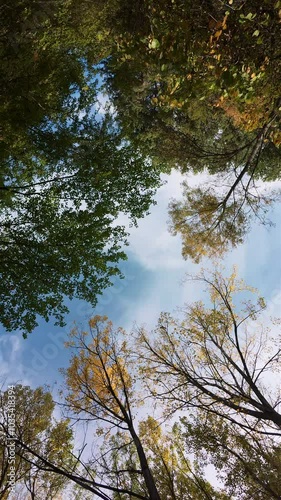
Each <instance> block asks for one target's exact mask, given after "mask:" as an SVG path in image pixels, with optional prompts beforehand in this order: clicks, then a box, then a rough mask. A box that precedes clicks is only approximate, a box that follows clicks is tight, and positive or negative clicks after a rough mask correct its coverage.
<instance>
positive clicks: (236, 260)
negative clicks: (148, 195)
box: [0, 172, 281, 388]
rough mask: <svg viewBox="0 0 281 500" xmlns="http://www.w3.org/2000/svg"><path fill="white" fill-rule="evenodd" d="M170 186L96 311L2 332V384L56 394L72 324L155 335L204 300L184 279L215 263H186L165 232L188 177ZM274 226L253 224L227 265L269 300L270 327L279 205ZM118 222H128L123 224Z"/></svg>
mask: <svg viewBox="0 0 281 500" xmlns="http://www.w3.org/2000/svg"><path fill="white" fill-rule="evenodd" d="M166 179H167V183H166V184H165V185H164V186H162V187H161V188H160V189H159V191H158V194H157V196H156V200H157V205H156V206H152V208H151V214H150V215H149V216H147V217H146V218H144V219H142V220H141V221H140V222H139V225H138V228H132V229H131V234H130V238H129V241H130V246H129V247H128V249H127V254H128V260H127V261H126V262H124V263H122V264H121V269H122V271H123V272H124V274H125V279H124V280H119V279H118V280H116V282H115V285H114V286H113V287H111V288H109V289H107V290H106V291H105V293H104V294H103V296H102V297H101V298H100V300H99V303H98V306H97V308H96V309H95V310H93V308H91V307H90V306H89V305H88V304H86V303H85V302H81V301H77V300H74V301H72V302H69V303H68V305H69V308H70V313H69V315H68V316H67V318H66V323H67V325H66V327H64V328H57V327H54V326H53V324H52V322H51V321H50V322H49V323H45V322H43V321H41V322H40V324H39V326H38V327H37V328H36V330H35V331H34V332H33V333H32V334H31V335H30V336H29V337H28V339H27V340H24V339H23V338H22V336H21V334H20V333H18V332H17V333H14V334H10V333H9V334H7V333H4V332H3V331H2V332H0V356H1V365H0V366H1V380H5V384H11V383H23V384H30V385H31V386H33V387H36V386H38V385H44V384H49V385H50V386H51V388H55V387H56V382H58V384H59V383H60V381H61V376H60V374H59V372H58V369H59V368H60V367H63V366H67V362H68V351H67V350H66V348H65V347H64V341H65V340H66V339H67V334H68V332H69V331H70V330H71V327H72V325H73V322H74V321H76V322H77V323H78V324H82V325H83V324H84V325H86V322H87V319H88V318H89V317H91V316H92V315H94V314H105V315H107V316H109V318H110V319H111V320H112V321H113V322H114V323H115V325H116V326H122V327H124V328H126V329H128V330H130V329H132V327H133V326H134V325H135V324H137V325H139V326H140V325H143V324H146V325H147V326H148V328H153V327H154V326H155V324H156V322H157V319H158V316H159V314H160V312H161V311H171V312H173V311H175V310H176V308H177V307H178V306H179V307H180V306H182V305H183V304H184V303H185V302H191V301H194V300H197V299H198V298H199V297H200V296H201V290H200V289H199V288H197V289H195V288H194V286H195V285H194V284H192V283H185V284H183V279H184V275H185V273H187V272H188V273H196V272H198V271H199V270H200V268H201V267H202V265H204V267H205V268H206V267H208V266H209V267H211V266H212V263H210V262H208V261H207V260H205V261H204V262H202V263H201V264H199V265H195V264H193V263H191V262H190V261H184V260H183V258H182V256H181V240H180V237H173V236H171V234H170V233H169V232H168V228H167V219H168V213H167V206H168V202H169V199H170V198H171V197H175V198H179V197H180V196H181V185H180V184H181V181H182V176H181V175H180V174H179V173H178V172H173V173H172V175H171V176H169V177H168V176H166ZM271 219H272V220H273V222H274V223H275V224H276V225H275V227H272V228H268V227H264V226H260V225H258V224H257V223H255V224H253V226H252V230H251V232H250V234H249V235H248V236H247V238H246V241H245V243H244V244H243V245H241V246H240V247H239V248H237V249H236V250H234V251H232V252H231V253H229V254H228V255H226V256H225V259H224V264H225V267H226V272H227V270H230V269H231V267H232V265H233V264H237V266H238V270H239V275H240V276H241V277H243V278H244V279H245V281H246V282H247V283H248V284H249V285H253V286H255V287H257V288H258V289H259V290H260V292H261V294H262V295H263V296H264V297H265V298H266V299H267V302H268V312H267V313H266V315H265V319H266V321H268V320H269V316H271V315H273V316H277V315H278V313H279V311H281V259H280V254H281V204H276V206H275V209H274V210H273V213H272V214H271ZM120 222H126V221H125V219H124V220H123V219H122V217H121V218H120Z"/></svg>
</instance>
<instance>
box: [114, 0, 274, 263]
mask: <svg viewBox="0 0 281 500" xmlns="http://www.w3.org/2000/svg"><path fill="white" fill-rule="evenodd" d="M137 10H138V15H139V20H138V22H137V23H133V24H132V25H128V21H127V19H126V17H124V18H121V21H120V22H121V23H122V25H123V31H122V33H120V35H119V37H118V38H117V43H116V46H115V49H113V53H112V56H111V57H110V58H109V59H108V60H106V62H105V72H107V87H106V88H107V91H108V92H109V94H110V96H112V99H113V102H114V105H115V108H116V110H117V120H118V122H119V124H120V126H121V127H122V130H123V131H124V133H125V135H126V137H128V138H129V139H130V140H131V141H132V142H133V143H134V144H135V145H137V147H140V148H144V150H145V151H148V152H149V154H150V156H151V158H152V159H153V161H154V162H155V163H157V164H160V165H161V166H162V167H161V168H162V169H163V168H164V169H166V170H167V171H169V169H170V168H171V167H176V168H178V169H180V170H181V171H182V172H192V173H198V172H202V171H204V169H206V170H207V171H208V173H209V174H210V175H211V176H214V178H212V177H210V178H209V180H208V185H207V186H205V185H204V186H200V187H199V189H198V190H195V191H193V190H192V189H188V188H187V187H186V188H185V194H186V201H185V202H183V203H181V202H173V203H172V205H171V219H172V228H173V232H174V233H177V232H179V233H181V234H182V236H183V254H184V256H186V257H187V256H190V257H191V258H193V259H195V260H196V261H198V260H199V259H200V258H201V257H202V256H204V255H208V256H210V255H211V256H212V255H213V254H214V253H216V254H221V253H223V252H225V251H226V250H227V249H228V248H229V247H231V246H234V247H235V246H236V245H238V244H239V243H241V242H242V241H243V238H244V236H245V234H246V233H247V231H248V230H249V226H250V222H251V218H252V216H253V215H254V216H256V217H257V218H258V219H260V220H261V221H262V222H265V220H266V219H265V217H264V210H265V211H266V208H267V203H268V201H269V199H268V198H267V199H264V196H263V195H262V193H260V192H259V191H257V189H256V182H257V181H258V180H260V179H263V180H273V179H274V180H275V179H279V178H280V154H281V153H280V147H279V146H280V95H279V94H280V92H279V89H278V87H277V86H276V85H275V78H276V73H277V74H279V72H280V67H281V66H280V44H279V41H278V43H277V44H276V43H275V40H276V37H277V38H278V40H280V23H279V16H280V4H279V2H275V3H273V2H270V1H269V2H266V5H264V6H262V7H261V6H260V2H257V1H256V0H254V1H251V2H247V4H242V3H241V2H240V3H238V4H237V5H232V4H231V5H230V4H228V5H225V4H223V3H219V2H209V1H204V2H185V3H182V2H180V1H173V2H169V4H167V2H165V4H164V3H163V2H162V0H155V1H154V0H152V1H147V2H143V3H142V4H141V7H140V6H139V5H138V6H137V7H136V9H135V11H137ZM120 31H121V30H120ZM237 47H239V50H237ZM275 70H276V73H275ZM187 182H188V181H187ZM213 183H214V184H215V185H216V187H217V190H216V191H214V190H213V189H212V188H211V185H212V184H213ZM276 198H277V195H276V193H272V196H271V197H270V201H273V200H275V199H276Z"/></svg>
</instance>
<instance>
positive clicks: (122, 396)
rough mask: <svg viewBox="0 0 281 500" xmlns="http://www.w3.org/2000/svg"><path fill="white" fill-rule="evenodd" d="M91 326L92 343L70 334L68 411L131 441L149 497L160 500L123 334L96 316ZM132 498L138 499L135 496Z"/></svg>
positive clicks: (79, 334)
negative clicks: (139, 421)
mask: <svg viewBox="0 0 281 500" xmlns="http://www.w3.org/2000/svg"><path fill="white" fill-rule="evenodd" d="M89 326H90V342H88V341H87V333H86V332H83V331H79V330H78V329H77V328H75V329H74V330H73V331H72V334H71V342H70V343H69V347H73V348H74V352H75V354H74V355H73V357H72V360H71V363H70V366H69V368H68V369H67V370H66V371H65V375H66V385H67V388H68V394H67V395H66V401H67V404H68V407H69V409H70V410H71V411H72V412H74V414H77V415H78V416H79V415H82V416H84V419H86V420H90V421H98V422H99V424H104V425H105V426H106V427H105V429H106V432H109V433H110V431H111V429H115V430H118V429H119V430H121V431H122V432H123V433H126V434H127V435H128V436H129V437H130V439H131V440H132V443H133V444H134V447H135V450H136V453H137V456H138V461H139V464H140V466H139V468H140V471H141V474H142V476H143V480H144V483H145V486H146V490H147V494H148V497H149V498H150V499H151V500H159V499H160V496H159V492H158V490H157V487H156V484H155V480H154V478H153V475H152V472H151V470H150V467H149V463H148V460H147V457H146V453H145V450H144V448H143V445H142V442H141V440H140V438H139V436H138V433H137V430H136V428H135V424H134V416H133V409H134V407H136V406H137V401H138V395H137V394H136V392H135V385H136V378H135V375H134V373H133V370H132V360H130V355H129V353H128V351H127V348H126V340H125V338H124V332H123V331H122V330H121V329H118V330H116V331H114V330H113V325H112V323H111V322H108V321H107V318H106V317H100V316H95V317H94V318H93V319H92V320H90V322H89ZM129 368H131V370H130V371H129V370H128V369H129ZM102 431H103V429H101V432H102ZM116 491H117V492H118V487H116ZM124 493H127V494H128V493H129V491H128V490H127V491H124ZM131 494H132V495H133V496H136V494H135V493H134V492H132V493H131ZM140 498H145V497H144V496H141V497H140Z"/></svg>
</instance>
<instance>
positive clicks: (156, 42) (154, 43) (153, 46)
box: [148, 38, 160, 49]
mask: <svg viewBox="0 0 281 500" xmlns="http://www.w3.org/2000/svg"><path fill="white" fill-rule="evenodd" d="M148 47H149V48H150V49H158V48H159V47H160V42H159V40H157V38H153V40H151V42H149V44H148Z"/></svg>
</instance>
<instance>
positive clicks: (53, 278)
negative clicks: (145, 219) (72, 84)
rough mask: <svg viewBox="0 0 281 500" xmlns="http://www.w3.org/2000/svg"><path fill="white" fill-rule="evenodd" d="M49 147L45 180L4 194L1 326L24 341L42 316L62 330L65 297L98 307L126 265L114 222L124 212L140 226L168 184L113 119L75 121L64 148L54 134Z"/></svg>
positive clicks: (65, 133)
mask: <svg viewBox="0 0 281 500" xmlns="http://www.w3.org/2000/svg"><path fill="white" fill-rule="evenodd" d="M68 120H69V121H70V117H69V118H68ZM53 139H54V140H53ZM39 142H40V141H39ZM39 146H40V144H39ZM39 146H38V147H39ZM49 147H50V148H51V151H50V152H49V155H48V156H47V157H46V158H45V160H44V161H43V160H42V158H41V160H40V161H43V174H42V177H41V178H40V177H39V178H37V176H36V175H33V176H31V179H30V180H29V182H27V181H26V180H24V179H15V180H13V182H8V181H7V182H6V184H5V186H3V187H2V192H5V194H6V198H5V199H4V201H3V208H2V210H1V215H0V220H1V230H0V254H1V283H2V285H1V286H0V296H1V304H2V306H1V308H0V318H1V322H2V324H3V325H4V327H5V328H6V329H7V330H9V331H11V330H14V329H16V328H21V329H22V330H23V333H24V334H26V333H28V332H31V331H32V330H33V328H34V327H35V326H36V324H37V318H36V316H37V315H40V316H43V318H44V319H45V320H48V319H49V317H50V316H51V315H53V316H54V317H55V319H56V321H57V322H58V324H61V325H62V324H63V317H64V314H65V312H66V311H67V308H66V307H65V305H64V302H63V301H64V296H67V297H69V298H73V297H78V298H81V299H83V300H87V301H88V302H90V303H91V304H92V305H93V306H94V305H95V304H96V301H97V295H98V294H100V293H101V292H102V291H103V289H104V288H105V287H106V286H108V285H109V284H110V283H111V281H110V278H111V276H113V275H116V274H118V273H119V271H118V268H117V262H118V261H119V259H124V258H125V253H124V251H123V249H122V248H121V245H122V244H124V243H126V233H125V230H124V227H123V226H120V225H117V224H115V225H114V223H113V222H114V220H115V219H116V218H117V217H118V215H119V214H120V213H121V212H122V213H125V214H127V215H128V216H129V218H130V219H131V222H132V223H133V224H136V222H137V219H138V218H139V217H141V216H143V215H144V214H145V213H146V212H147V211H148V209H149V206H150V204H151V203H152V197H153V194H154V191H155V188H156V186H157V185H159V182H160V181H159V172H157V171H156V170H155V169H154V168H152V167H151V166H150V165H149V162H148V160H146V158H145V157H143V156H142V155H141V154H140V153H139V152H138V151H134V150H133V149H132V148H131V146H130V145H129V144H125V143H124V141H123V140H122V136H121V135H120V133H119V132H118V131H117V130H116V129H115V128H114V123H112V120H111V118H110V117H107V116H106V117H105V118H104V119H103V120H102V119H100V118H97V117H96V115H95V114H94V113H93V112H92V113H90V115H89V114H88V115H86V116H83V118H80V119H79V118H78V117H76V118H75V117H72V121H71V122H70V123H68V124H64V126H62V128H61V129H60V130H59V131H58V137H57V141H56V139H55V131H54V132H51V131H50V138H49ZM39 150H40V149H39ZM39 163H40V162H39ZM37 167H39V164H37ZM7 196H8V197H7ZM119 274H120V273H119Z"/></svg>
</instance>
